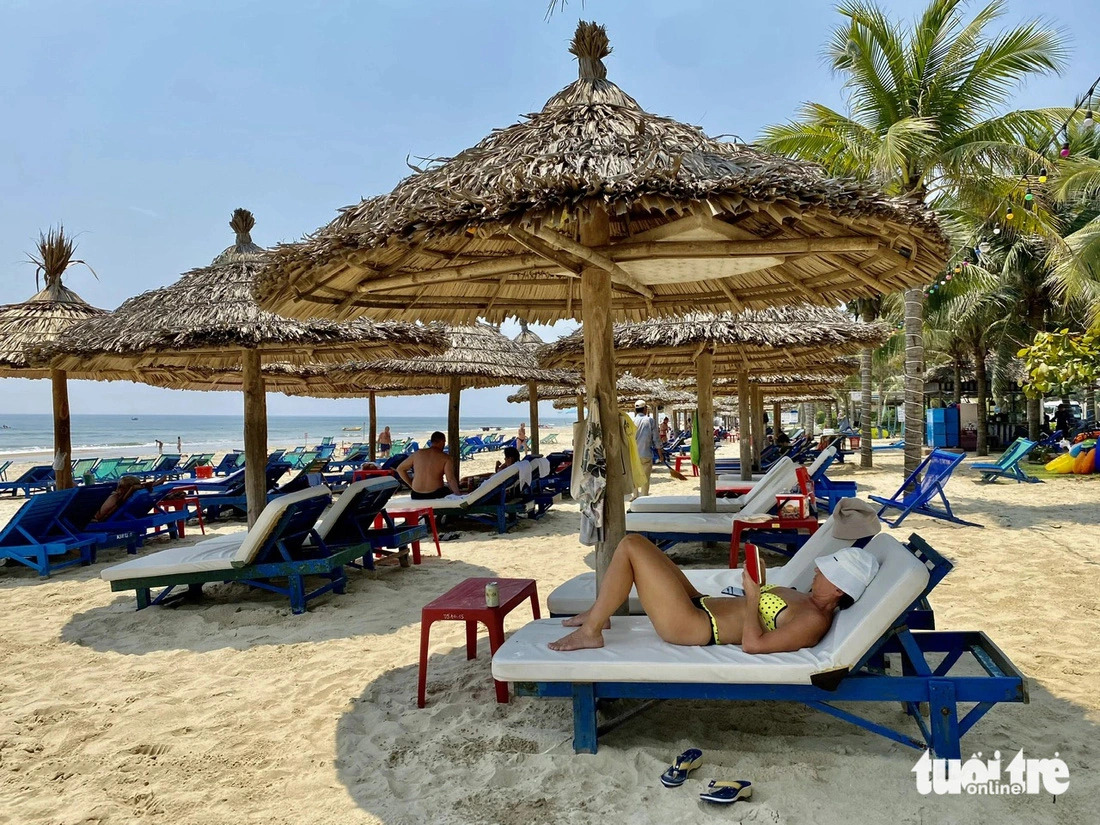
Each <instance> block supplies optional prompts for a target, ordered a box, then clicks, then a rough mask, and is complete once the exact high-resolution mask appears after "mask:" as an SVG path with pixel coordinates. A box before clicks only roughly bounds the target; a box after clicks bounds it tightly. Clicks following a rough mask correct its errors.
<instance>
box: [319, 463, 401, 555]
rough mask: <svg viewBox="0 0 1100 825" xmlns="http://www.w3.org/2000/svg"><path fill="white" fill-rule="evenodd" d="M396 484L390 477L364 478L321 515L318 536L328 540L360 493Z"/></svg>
mask: <svg viewBox="0 0 1100 825" xmlns="http://www.w3.org/2000/svg"><path fill="white" fill-rule="evenodd" d="M394 483H395V482H394V479H393V478H392V477H390V476H374V477H373V478H364V479H362V480H360V481H357V482H355V483H354V484H352V485H350V486H349V487H348V488H347V489H346V490H344V492H343V493H341V494H340V496H339V497H338V498H337V499H336V501H335V502H334V503H333V505H332V506H331V507H329V508H328V509H327V510H325V512H324V513H322V514H321V518H320V519H319V520H318V521H317V524H316V526H315V527H314V529H315V530H316V531H317V535H319V536H320V537H321V540H322V541H324V540H325V539H326V538H328V532H329V530H331V529H332V525H334V524H335V523H336V522H337V521H338V520H339V519H340V517H341V516H342V515H343V514H344V511H345V510H347V509H348V507H349V506H350V505H351V503H352V502H353V501H354V500H355V497H356V496H357V495H359V493H360V492H362V491H363V490H371V489H374V488H380V487H388V486H390V485H392V484H394ZM391 500H392V499H391ZM307 543H310V544H312V543H313V537H312V536H311V537H310V538H309V539H307Z"/></svg>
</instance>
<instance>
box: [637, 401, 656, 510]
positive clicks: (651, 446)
mask: <svg viewBox="0 0 1100 825" xmlns="http://www.w3.org/2000/svg"><path fill="white" fill-rule="evenodd" d="M634 442H635V443H636V444H637V445H638V457H639V458H640V459H641V460H642V469H643V470H644V473H643V475H642V477H641V478H640V479H637V481H638V484H636V485H635V486H634V495H633V497H632V498H631V501H633V500H634V499H635V498H638V496H648V495H649V480H650V478H651V477H652V475H653V454H654V453H656V454H657V458H658V459H659V460H661V461H664V452H663V451H662V450H661V442H660V441H658V440H657V428H656V427H655V426H654V425H653V419H652V418H650V417H649V407H647V406H646V403H645V401H643V400H641V399H640V398H639V399H638V400H637V401H635V402H634Z"/></svg>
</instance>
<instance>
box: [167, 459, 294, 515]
mask: <svg viewBox="0 0 1100 825" xmlns="http://www.w3.org/2000/svg"><path fill="white" fill-rule="evenodd" d="M290 469H291V468H290V466H289V465H287V464H282V463H278V464H272V465H269V466H268V467H267V468H266V469H265V470H264V473H265V477H266V479H265V484H266V486H267V500H268V502H270V501H271V500H272V498H274V497H275V496H277V495H280V494H285V493H291V492H296V491H298V490H302V489H305V488H306V487H308V486H309V481H308V471H307V468H303V469H301V470H299V471H298V473H297V475H296V476H295V477H294V479H292V480H291V481H288V482H287V484H286V485H285V488H286V489H280V488H279V487H278V486H277V485H278V483H279V479H281V478H282V477H283V476H284V475H286V473H287V471H288V470H290ZM244 472H245V471H244V468H241V469H240V470H237V471H236V472H235V473H231V474H229V475H227V476H225V477H223V478H221V479H219V480H218V481H217V482H214V480H213V479H211V480H210V481H207V482H205V483H204V482H198V483H196V482H191V485H192V486H194V487H195V488H196V489H197V490H198V492H199V504H200V505H201V507H202V510H203V516H204V518H205V519H206V520H207V521H217V520H218V517H219V516H221V514H222V511H223V510H229V511H232V512H235V513H236V514H238V515H240V516H244V515H245V514H247V512H248V497H247V494H246V493H245V479H244ZM177 486H178V485H177Z"/></svg>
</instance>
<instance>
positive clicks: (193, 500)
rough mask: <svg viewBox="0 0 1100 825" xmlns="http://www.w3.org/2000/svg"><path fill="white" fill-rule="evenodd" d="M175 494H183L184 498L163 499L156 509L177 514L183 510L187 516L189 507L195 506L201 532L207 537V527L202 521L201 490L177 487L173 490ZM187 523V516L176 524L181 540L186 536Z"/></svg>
mask: <svg viewBox="0 0 1100 825" xmlns="http://www.w3.org/2000/svg"><path fill="white" fill-rule="evenodd" d="M173 493H183V496H182V497H180V496H173V497H172V498H164V499H161V500H160V501H158V502H157V503H156V508H157V509H158V510H160V511H161V512H162V513H175V512H178V511H180V510H183V511H184V513H185V514H186V512H187V505H188V504H194V505H195V508H196V509H197V510H198V516H199V530H201V531H202V534H203V535H204V536H205V535H206V525H205V524H204V523H203V520H202V504H201V503H200V502H199V488H198V487H190V486H185V487H176V488H175V489H174V490H173ZM186 523H187V517H186V515H185V516H184V518H183V519H181V520H180V521H177V522H176V531H177V534H178V536H179V537H180V538H181V539H182V538H184V536H185V533H184V525H185V524H186Z"/></svg>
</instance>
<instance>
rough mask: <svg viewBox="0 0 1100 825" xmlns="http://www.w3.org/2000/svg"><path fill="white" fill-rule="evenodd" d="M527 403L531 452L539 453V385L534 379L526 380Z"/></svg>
mask: <svg viewBox="0 0 1100 825" xmlns="http://www.w3.org/2000/svg"><path fill="white" fill-rule="evenodd" d="M527 395H528V396H529V397H530V398H529V401H528V403H529V404H530V405H531V452H532V453H534V454H535V455H539V385H538V382H536V381H528V382H527Z"/></svg>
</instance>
